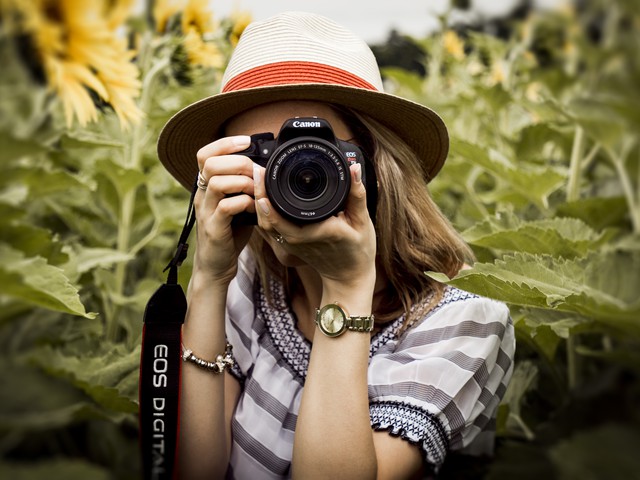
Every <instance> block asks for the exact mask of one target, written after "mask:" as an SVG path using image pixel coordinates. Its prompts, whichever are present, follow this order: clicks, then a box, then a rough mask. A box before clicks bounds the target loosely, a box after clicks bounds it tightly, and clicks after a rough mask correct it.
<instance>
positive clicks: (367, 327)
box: [316, 303, 373, 337]
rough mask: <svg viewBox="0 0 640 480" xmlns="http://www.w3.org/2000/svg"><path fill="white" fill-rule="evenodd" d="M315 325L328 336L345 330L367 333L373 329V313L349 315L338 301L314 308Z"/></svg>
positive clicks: (334, 335)
mask: <svg viewBox="0 0 640 480" xmlns="http://www.w3.org/2000/svg"><path fill="white" fill-rule="evenodd" d="M316 325H318V328H320V331H321V332H322V333H324V334H325V335H326V336H328V337H337V336H339V335H342V334H343V333H344V332H345V331H346V330H351V331H354V332H366V333H369V332H371V330H373V315H365V316H355V315H354V316H350V315H349V314H348V313H347V312H346V310H345V309H344V307H342V306H341V305H339V304H338V303H330V304H328V305H325V306H324V307H322V308H321V309H319V310H316Z"/></svg>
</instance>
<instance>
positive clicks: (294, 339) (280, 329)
mask: <svg viewBox="0 0 640 480" xmlns="http://www.w3.org/2000/svg"><path fill="white" fill-rule="evenodd" d="M255 281H256V286H257V288H256V289H255V291H256V298H255V302H256V306H257V308H256V317H257V319H258V320H261V321H263V322H264V324H265V325H266V327H267V332H268V334H269V338H270V340H271V342H272V344H273V347H274V349H275V350H276V351H277V353H279V354H280V356H281V358H282V360H283V362H282V363H283V364H284V365H285V367H286V368H287V369H288V370H289V371H290V372H291V373H293V374H294V376H295V377H296V380H297V381H299V382H300V383H301V384H304V380H305V378H306V376H307V369H308V367H309V359H310V357H311V342H309V341H308V340H307V339H306V338H305V337H304V335H303V334H302V332H300V330H298V328H297V326H296V324H295V320H294V318H295V316H294V314H293V312H292V311H291V308H290V306H289V305H288V304H287V301H286V296H285V292H284V286H283V285H282V283H281V282H278V281H276V280H273V279H272V280H270V282H269V288H270V291H271V292H272V294H273V305H271V304H269V302H268V301H267V296H266V292H265V289H264V286H263V285H262V284H261V283H260V282H259V280H258V277H256V279H255ZM476 297H478V295H475V294H472V293H468V292H465V291H463V290H459V289H457V288H455V287H450V286H447V287H446V288H445V291H444V294H443V296H442V299H441V300H440V302H438V304H437V305H436V306H435V307H433V308H432V309H431V310H430V311H429V312H428V313H427V314H426V315H425V316H424V317H423V318H421V319H419V320H418V321H417V322H415V323H414V324H413V326H412V327H415V326H417V325H418V324H420V323H422V322H424V321H425V320H426V319H427V318H429V317H430V316H431V315H433V314H434V313H435V312H436V311H438V310H439V309H441V308H442V307H444V306H445V305H448V304H450V303H453V302H458V301H462V300H467V299H469V298H476ZM430 298H431V297H427V298H426V299H425V300H424V302H428V301H429V300H430ZM404 318H405V316H404V315H401V316H400V317H398V318H397V319H396V320H394V321H392V322H389V324H388V325H386V326H385V327H384V328H383V329H382V330H380V331H379V332H378V333H376V334H375V335H374V336H373V337H372V339H371V344H370V346H369V359H371V358H372V357H373V355H374V354H375V353H376V352H377V351H378V350H379V349H380V348H381V347H383V346H384V345H387V344H388V343H389V342H390V341H393V340H397V338H398V332H399V331H400V328H401V327H402V324H403V323H404ZM390 346H391V345H390ZM273 353H276V352H273ZM279 363H280V362H279ZM234 373H235V372H234Z"/></svg>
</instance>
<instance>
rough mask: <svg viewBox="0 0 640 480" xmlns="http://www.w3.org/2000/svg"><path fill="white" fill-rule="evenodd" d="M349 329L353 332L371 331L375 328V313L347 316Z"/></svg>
mask: <svg viewBox="0 0 640 480" xmlns="http://www.w3.org/2000/svg"><path fill="white" fill-rule="evenodd" d="M347 330H350V331H352V332H371V331H372V330H373V315H364V316H358V315H350V316H349V317H347Z"/></svg>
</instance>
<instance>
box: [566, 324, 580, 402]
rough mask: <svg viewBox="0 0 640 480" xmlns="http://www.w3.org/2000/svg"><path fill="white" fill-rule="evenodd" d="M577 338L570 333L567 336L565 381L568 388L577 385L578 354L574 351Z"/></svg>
mask: <svg viewBox="0 0 640 480" xmlns="http://www.w3.org/2000/svg"><path fill="white" fill-rule="evenodd" d="M577 344H578V342H577V338H576V336H575V335H573V334H571V335H569V337H568V338H567V379H568V380H567V383H568V386H569V390H570V391H571V390H573V389H574V388H576V386H577V385H578V354H577V353H576V347H577Z"/></svg>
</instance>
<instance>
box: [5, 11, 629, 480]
mask: <svg viewBox="0 0 640 480" xmlns="http://www.w3.org/2000/svg"><path fill="white" fill-rule="evenodd" d="M140 3H141V2H135V1H133V0H100V1H90V2H87V1H82V0H57V1H56V0H0V54H1V58H2V66H1V67H0V68H1V72H0V165H1V168H2V171H1V174H0V226H1V228H0V306H1V308H0V452H1V453H2V459H1V460H0V478H7V479H39V478H47V479H57V478H60V479H66V480H74V479H112V478H113V479H116V478H117V479H134V478H139V476H140V459H139V454H138V419H137V412H138V406H137V395H138V368H139V359H140V341H141V332H142V315H143V311H144V307H145V304H146V302H147V300H148V299H149V297H150V296H151V294H152V293H153V292H154V291H155V289H156V288H157V287H158V285H159V284H160V283H161V282H163V281H164V274H163V273H162V271H163V269H164V267H165V265H166V264H167V263H168V261H169V260H170V258H171V257H172V255H173V251H174V249H175V242H176V240H177V235H178V233H179V231H180V229H181V228H182V224H183V222H184V216H185V214H186V207H187V202H188V192H186V191H185V190H184V189H183V188H182V187H180V186H179V185H178V184H177V182H175V181H174V180H173V179H172V178H171V176H170V175H168V174H167V173H166V172H165V170H164V169H163V168H162V167H161V166H160V163H159V162H158V160H157V157H156V154H155V141H156V139H157V137H158V134H159V131H160V129H161V127H162V125H163V124H164V122H166V120H167V119H168V118H169V117H170V116H171V115H172V114H173V113H174V112H176V111H177V110H178V109H180V108H181V107H182V106H184V105H186V104H188V103H190V102H193V101H195V100H196V99H199V98H201V97H203V96H205V95H208V94H211V93H214V92H215V91H217V84H218V82H219V80H220V76H221V72H222V70H223V68H224V65H225V64H226V61H227V59H228V56H229V53H230V51H231V49H232V48H233V45H234V44H235V43H236V42H237V39H238V36H239V35H240V33H241V32H242V30H243V28H244V27H245V26H246V24H247V23H248V21H249V20H250V16H249V15H248V14H246V13H242V14H241V13H238V14H236V15H232V16H230V17H229V18H218V17H217V16H216V15H215V8H214V9H213V11H212V9H211V7H210V2H209V1H207V0H174V1H169V0H156V1H155V2H147V3H146V6H143V8H141V9H139V8H138V4H140ZM214 5H215V4H214ZM577 5H578V6H576V7H565V8H563V9H560V10H552V11H544V12H543V11H529V12H528V13H527V14H526V15H522V16H520V17H518V18H514V19H512V21H511V22H510V23H509V30H508V35H500V36H496V35H494V34H491V33H486V32H483V31H480V30H468V29H461V28H457V27H456V28H454V27H453V26H452V25H449V23H448V21H447V17H446V16H445V17H443V18H442V26H443V28H442V29H441V31H439V32H437V33H434V34H432V35H430V36H428V37H426V38H421V39H413V42H414V43H415V44H416V45H417V46H419V47H420V50H421V51H423V52H425V56H424V60H423V62H422V65H421V67H422V68H423V72H422V73H416V72H413V71H409V70H407V69H403V68H401V67H397V66H396V67H394V66H388V67H385V68H384V71H383V73H384V77H385V80H386V86H387V89H388V91H391V92H393V93H397V94H400V95H402V96H405V97H408V98H411V99H413V100H415V101H418V102H421V103H424V104H426V105H429V106H431V107H433V108H434V109H435V110H436V111H438V112H439V113H440V114H441V115H442V116H443V117H444V119H445V122H446V123H447V125H448V126H449V130H450V135H451V151H450V155H449V159H448V161H447V164H446V165H445V167H444V169H443V171H442V173H441V174H440V175H439V177H438V178H437V179H436V180H434V182H433V183H432V185H431V191H432V194H433V196H434V198H435V199H436V202H437V203H438V204H439V205H440V206H441V208H442V209H443V210H444V211H445V213H446V214H447V216H448V217H449V218H450V219H451V220H452V222H453V223H454V225H455V226H456V227H457V228H458V229H459V230H460V231H461V232H462V234H463V236H464V238H465V239H466V240H467V241H468V242H469V243H470V244H471V245H472V247H473V248H474V251H475V253H476V256H477V262H476V263H475V265H474V266H473V268H471V269H469V270H464V271H463V272H462V273H461V274H459V275H458V276H457V277H456V278H452V279H449V278H446V277H444V276H443V275H441V274H438V273H435V272H425V274H426V275H430V276H432V277H433V278H436V279H438V280H441V281H443V282H448V283H451V284H454V285H456V286H459V287H461V288H463V289H465V290H468V291H472V292H475V293H479V294H482V295H486V296H488V297H492V298H496V299H499V300H502V301H505V302H507V303H508V304H509V306H510V308H511V312H512V318H513V321H514V324H515V326H516V332H517V341H518V349H517V358H516V368H515V372H514V376H513V379H512V382H511V384H510V386H509V389H508V391H507V393H506V395H505V398H504V400H503V403H502V405H501V407H500V411H499V415H498V420H497V425H496V430H497V433H498V435H497V444H496V455H495V457H494V458H493V459H480V460H477V459H470V458H465V457H461V456H460V457H454V456H452V457H451V459H450V460H449V461H448V462H447V464H446V465H445V468H444V469H443V472H442V473H441V477H442V478H486V479H511V478H525V479H526V478H541V477H543V478H549V479H555V478H558V479H574V478H578V479H633V478H640V456H639V455H638V452H640V382H639V381H638V380H639V378H640V133H639V132H640V56H639V55H638V53H637V52H638V51H640V8H638V7H640V5H639V4H638V2H637V1H636V0H611V1H605V0H585V1H582V2H578V3H577ZM138 10H141V11H138ZM408 201H410V199H408ZM191 253H193V252H191ZM189 270H190V261H189V260H187V262H185V265H184V266H183V268H182V270H181V278H180V280H181V282H182V283H183V284H186V282H187V281H188V278H189V273H190V272H189Z"/></svg>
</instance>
